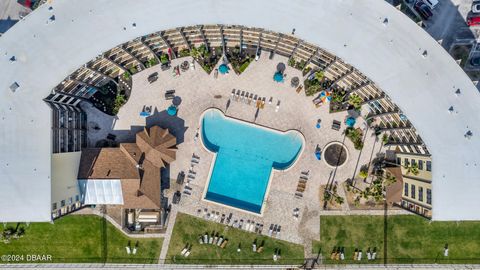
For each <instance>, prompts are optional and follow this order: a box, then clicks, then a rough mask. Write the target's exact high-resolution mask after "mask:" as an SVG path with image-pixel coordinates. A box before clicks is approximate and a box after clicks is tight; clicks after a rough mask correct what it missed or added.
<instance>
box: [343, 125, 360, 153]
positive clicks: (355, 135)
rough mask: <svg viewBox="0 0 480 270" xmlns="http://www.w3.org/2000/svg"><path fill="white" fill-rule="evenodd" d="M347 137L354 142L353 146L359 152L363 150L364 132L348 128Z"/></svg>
mask: <svg viewBox="0 0 480 270" xmlns="http://www.w3.org/2000/svg"><path fill="white" fill-rule="evenodd" d="M345 135H346V136H347V137H348V138H349V139H350V140H351V141H352V142H353V146H354V147H355V149H357V150H362V148H363V138H362V137H363V132H362V130H361V129H358V128H357V129H354V128H347V129H346V130H345Z"/></svg>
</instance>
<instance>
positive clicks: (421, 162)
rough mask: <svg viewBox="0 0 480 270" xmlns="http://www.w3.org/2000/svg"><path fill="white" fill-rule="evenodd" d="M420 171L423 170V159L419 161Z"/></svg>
mask: <svg viewBox="0 0 480 270" xmlns="http://www.w3.org/2000/svg"><path fill="white" fill-rule="evenodd" d="M418 169H419V170H423V160H421V159H420V160H419V161H418Z"/></svg>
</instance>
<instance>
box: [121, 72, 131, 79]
mask: <svg viewBox="0 0 480 270" xmlns="http://www.w3.org/2000/svg"><path fill="white" fill-rule="evenodd" d="M122 76H123V78H124V79H125V80H129V79H130V72H128V71H125V72H123V74H122Z"/></svg>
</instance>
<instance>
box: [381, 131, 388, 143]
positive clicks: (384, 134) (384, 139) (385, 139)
mask: <svg viewBox="0 0 480 270" xmlns="http://www.w3.org/2000/svg"><path fill="white" fill-rule="evenodd" d="M382 142H383V144H384V145H385V144H387V143H388V135H387V134H386V133H383V136H382Z"/></svg>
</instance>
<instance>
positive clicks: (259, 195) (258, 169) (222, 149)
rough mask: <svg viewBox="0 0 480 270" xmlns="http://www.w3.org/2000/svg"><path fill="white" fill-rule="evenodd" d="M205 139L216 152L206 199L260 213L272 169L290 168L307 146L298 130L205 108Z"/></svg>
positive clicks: (203, 128) (203, 125)
mask: <svg viewBox="0 0 480 270" xmlns="http://www.w3.org/2000/svg"><path fill="white" fill-rule="evenodd" d="M201 125H202V132H201V134H202V142H203V144H204V146H205V147H206V148H207V149H208V150H209V151H211V152H214V153H216V155H215V159H214V165H213V167H212V169H211V172H210V181H209V183H208V188H207V190H206V192H205V197H204V198H205V199H206V200H210V201H213V202H217V203H221V204H224V205H228V206H232V207H236V208H240V209H243V210H246V211H250V212H254V213H257V214H260V213H261V211H262V206H263V201H264V199H265V194H266V192H267V188H268V184H269V182H270V177H271V174H272V168H273V169H276V170H285V169H287V168H289V167H290V166H291V165H292V164H293V163H294V162H295V160H296V159H297V158H298V156H299V155H300V153H301V151H302V149H303V141H304V139H303V136H302V135H301V134H300V133H299V132H298V131H293V130H291V131H288V132H279V131H276V130H272V129H268V128H264V127H260V126H258V125H254V124H250V123H247V122H243V121H240V120H236V119H233V118H229V117H226V116H225V115H224V114H223V113H222V112H221V111H219V110H217V109H209V110H207V111H205V113H204V114H203V118H202V123H201Z"/></svg>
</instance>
